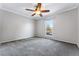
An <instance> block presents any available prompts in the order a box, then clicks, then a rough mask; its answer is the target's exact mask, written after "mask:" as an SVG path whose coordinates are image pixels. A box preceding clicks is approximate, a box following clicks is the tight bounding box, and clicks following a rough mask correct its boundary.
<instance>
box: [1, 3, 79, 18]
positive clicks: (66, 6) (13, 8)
mask: <svg viewBox="0 0 79 59" xmlns="http://www.w3.org/2000/svg"><path fill="white" fill-rule="evenodd" d="M0 5H1V6H0V8H2V9H4V10H7V11H10V12H14V13H17V14H19V15H22V16H25V17H28V18H34V19H35V18H41V17H40V16H38V15H35V16H31V15H32V14H33V12H31V11H26V10H25V9H26V8H28V9H34V8H35V5H36V4H35V3H1V4H0ZM77 6H78V4H77V3H43V7H44V8H45V9H48V10H50V12H49V13H43V17H48V16H49V15H52V14H54V13H56V12H63V11H67V10H70V9H73V8H76V7H77Z"/></svg>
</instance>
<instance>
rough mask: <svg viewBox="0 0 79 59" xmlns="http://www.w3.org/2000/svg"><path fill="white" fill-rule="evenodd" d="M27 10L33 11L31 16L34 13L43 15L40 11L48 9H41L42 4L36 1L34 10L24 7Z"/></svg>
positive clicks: (43, 11)
mask: <svg viewBox="0 0 79 59" xmlns="http://www.w3.org/2000/svg"><path fill="white" fill-rule="evenodd" d="M25 10H27V11H33V12H34V13H33V14H32V16H34V15H40V16H41V17H42V16H43V15H42V13H45V12H49V11H50V10H42V4H41V3H38V4H37V5H36V7H35V9H34V10H32V9H25Z"/></svg>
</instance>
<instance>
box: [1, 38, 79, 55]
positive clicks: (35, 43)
mask: <svg viewBox="0 0 79 59" xmlns="http://www.w3.org/2000/svg"><path fill="white" fill-rule="evenodd" d="M0 56H79V49H78V48H77V46H76V45H73V44H69V43H64V42H58V41H54V40H49V39H43V38H29V39H23V40H18V41H13V42H8V43H4V44H1V45H0Z"/></svg>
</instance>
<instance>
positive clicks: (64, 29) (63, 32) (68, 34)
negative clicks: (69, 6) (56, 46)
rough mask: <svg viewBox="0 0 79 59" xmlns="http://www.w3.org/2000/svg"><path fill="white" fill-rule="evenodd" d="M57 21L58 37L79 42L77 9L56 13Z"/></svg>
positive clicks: (62, 39) (58, 38)
mask: <svg viewBox="0 0 79 59" xmlns="http://www.w3.org/2000/svg"><path fill="white" fill-rule="evenodd" d="M55 21H56V24H55V27H56V31H55V32H56V39H57V40H60V41H64V42H70V43H77V9H73V10H70V11H67V12H64V13H61V14H58V15H56V16H55Z"/></svg>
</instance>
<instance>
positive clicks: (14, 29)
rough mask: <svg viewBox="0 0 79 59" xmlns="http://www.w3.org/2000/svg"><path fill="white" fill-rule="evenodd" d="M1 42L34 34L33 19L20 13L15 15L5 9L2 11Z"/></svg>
mask: <svg viewBox="0 0 79 59" xmlns="http://www.w3.org/2000/svg"><path fill="white" fill-rule="evenodd" d="M0 12H2V14H1V13H0V15H1V16H3V17H2V18H3V19H1V20H2V21H1V24H2V25H1V29H2V33H0V35H2V39H0V43H1V42H7V41H13V40H18V39H23V38H29V37H33V36H34V21H33V20H30V19H28V18H25V17H23V16H20V15H16V14H13V13H10V12H7V11H2V10H0Z"/></svg>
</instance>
